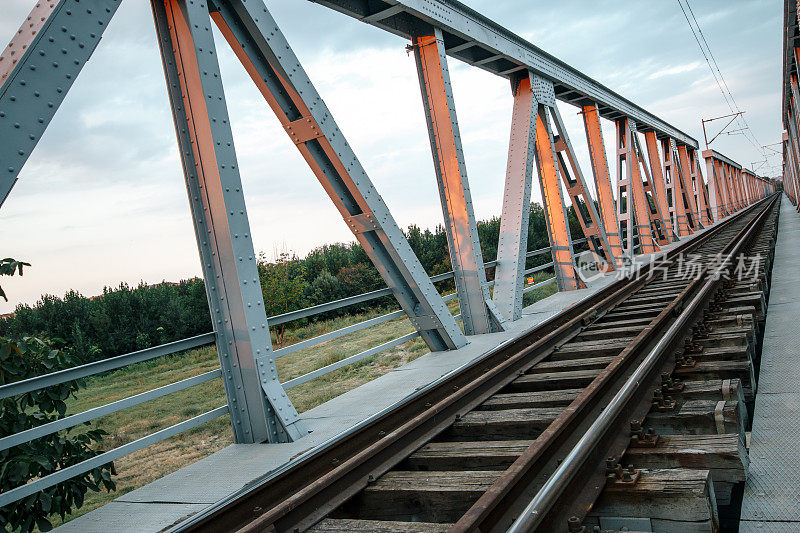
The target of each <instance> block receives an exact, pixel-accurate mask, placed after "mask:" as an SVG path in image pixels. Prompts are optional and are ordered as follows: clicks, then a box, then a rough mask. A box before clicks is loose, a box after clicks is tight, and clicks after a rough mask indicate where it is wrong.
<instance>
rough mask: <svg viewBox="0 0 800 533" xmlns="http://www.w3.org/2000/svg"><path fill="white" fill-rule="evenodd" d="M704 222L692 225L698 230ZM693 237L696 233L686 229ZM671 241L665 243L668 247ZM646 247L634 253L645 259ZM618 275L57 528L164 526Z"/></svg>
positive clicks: (539, 305)
mask: <svg viewBox="0 0 800 533" xmlns="http://www.w3.org/2000/svg"><path fill="white" fill-rule="evenodd" d="M701 233H702V230H701V231H699V232H697V233H695V234H694V235H695V236H696V235H699V234H701ZM689 238H691V237H689ZM672 246H675V245H674V244H673V245H669V246H665V247H663V248H662V250H663V251H667V250H669V249H670V248H671V247H672ZM648 258H649V255H641V256H637V257H636V260H637V261H645V260H647V259H648ZM614 279H615V276H614V274H613V273H612V274H610V275H606V276H604V277H603V278H600V279H598V280H595V281H593V282H591V283H590V284H589V285H590V286H589V288H587V289H582V290H577V291H570V292H559V293H556V294H554V295H552V296H550V297H548V298H545V299H543V300H540V301H538V302H536V303H534V304H533V305H530V306H528V307H526V308H525V310H524V314H523V317H522V318H521V319H520V320H518V321H516V322H513V323H511V325H510V327H509V329H508V330H507V331H505V332H502V333H491V334H484V335H477V336H471V337H469V340H470V343H469V344H467V345H466V346H465V347H463V348H461V349H459V350H453V351H450V352H438V353H428V354H426V355H423V356H422V357H420V358H418V359H416V360H414V361H412V362H411V363H409V364H407V365H404V366H402V367H400V368H397V369H395V370H393V371H391V372H389V373H388V374H386V375H384V376H381V377H380V378H377V379H375V380H373V381H371V382H369V383H366V384H364V385H362V386H360V387H358V388H356V389H353V390H351V391H350V392H347V393H345V394H343V395H341V396H338V397H336V398H334V399H332V400H330V401H328V402H326V403H324V404H322V405H319V406H317V407H315V408H313V409H310V410H308V411H306V412H304V413H302V414H301V417H302V418H303V420H304V421H305V423H306V426H307V427H308V429H309V430H311V431H312V433H311V434H310V435H309V436H308V437H307V438H303V439H301V440H300V441H297V442H293V443H287V444H269V445H266V444H234V445H231V446H228V447H227V448H225V449H223V450H220V451H219V452H216V453H214V454H212V455H210V456H208V457H206V458H204V459H201V460H200V461H197V462H196V463H194V464H191V465H189V466H187V467H184V468H182V469H180V470H178V471H176V472H174V473H172V474H169V475H167V476H164V477H163V478H161V479H159V480H157V481H154V482H153V483H150V484H148V485H145V486H144V487H141V488H139V489H137V490H134V491H132V492H129V493H127V494H124V495H122V496H119V497H118V498H116V499H115V500H113V501H112V502H110V503H108V504H106V505H105V506H103V507H101V508H99V509H96V510H94V511H92V512H90V513H87V514H85V515H83V516H81V517H78V518H76V519H75V520H72V521H71V522H68V523H67V524H65V525H63V526H61V527H59V528H57V529H58V531H59V532H71V531H74V532H76V533H92V532H103V533H105V532H106V531H108V527H109V525H110V524H113V525H114V528H115V529H116V530H119V531H139V532H144V531H161V530H163V529H166V528H168V527H169V526H171V525H172V524H175V523H176V522H179V521H180V520H182V519H184V518H186V517H188V516H191V515H193V514H195V513H197V512H199V511H201V510H203V509H204V508H206V507H207V506H208V505H210V504H212V503H215V502H217V501H219V500H222V499H224V498H226V497H228V496H230V495H232V494H234V493H236V491H238V490H239V489H241V488H242V487H244V486H245V485H247V484H248V483H250V482H252V481H253V480H255V479H257V478H260V477H262V476H264V475H267V474H269V473H270V472H273V471H275V470H277V469H278V468H280V467H281V466H283V465H285V464H287V463H288V462H290V461H291V460H292V459H294V458H296V457H298V456H299V455H300V454H302V453H304V452H307V451H308V450H311V449H313V448H314V447H315V446H318V445H320V444H322V443H324V442H326V441H327V440H329V439H331V438H332V437H334V436H336V435H338V434H340V433H341V432H343V431H345V430H346V429H348V428H350V427H352V426H354V425H356V424H358V423H360V422H361V421H363V420H366V419H367V418H369V417H370V416H372V415H374V414H376V413H378V412H380V411H382V410H384V409H386V408H388V407H390V406H392V405H393V404H395V403H397V402H399V401H401V400H403V398H405V397H406V396H408V395H409V394H411V393H413V392H414V391H415V390H417V389H420V388H422V387H424V386H426V385H428V384H429V383H432V382H433V381H435V380H437V379H438V378H440V377H441V376H443V375H445V374H446V373H448V372H450V371H452V370H454V369H456V368H459V367H461V366H462V365H465V364H467V363H469V362H471V361H473V360H474V359H476V358H478V357H480V356H482V355H483V354H485V353H487V352H488V351H490V350H491V349H493V348H494V347H496V346H497V345H499V344H500V343H501V342H503V341H506V340H507V339H509V338H512V337H513V336H516V335H518V334H520V333H521V332H522V331H523V330H525V329H529V328H531V327H533V326H536V325H537V324H540V323H541V322H543V321H544V320H546V319H548V318H550V317H551V316H553V315H555V314H557V313H559V312H560V311H562V310H563V309H566V308H567V307H569V306H571V305H572V304H574V303H576V302H578V301H580V300H582V299H583V298H586V297H587V296H589V295H591V294H593V293H594V292H596V291H598V290H600V289H601V288H603V287H605V286H607V285H608V284H609V283H611V282H613V281H614Z"/></svg>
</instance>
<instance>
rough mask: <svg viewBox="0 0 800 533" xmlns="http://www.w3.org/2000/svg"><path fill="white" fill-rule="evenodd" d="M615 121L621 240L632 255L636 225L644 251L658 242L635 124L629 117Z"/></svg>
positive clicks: (618, 213) (648, 250)
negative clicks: (634, 129) (642, 174)
mask: <svg viewBox="0 0 800 533" xmlns="http://www.w3.org/2000/svg"><path fill="white" fill-rule="evenodd" d="M615 122H616V132H617V135H616V139H617V143H616V146H617V218H618V219H619V224H620V240H621V242H622V245H623V248H624V250H625V252H626V253H627V254H629V255H633V252H634V250H633V247H634V246H633V237H634V229H635V230H636V233H637V234H638V236H639V244H640V245H641V252H642V253H652V252H655V251H657V250H658V249H659V248H658V245H657V244H656V241H655V239H654V237H653V233H652V231H651V228H652V220H651V219H650V208H649V206H648V205H647V199H646V198H645V196H644V184H643V183H642V177H641V174H640V170H639V158H638V157H636V150H635V148H634V146H633V145H634V143H633V131H631V130H632V129H633V128H634V127H635V126H633V125H632V124H631V122H630V121H629V120H628V119H626V118H623V119H618V120H616V121H615Z"/></svg>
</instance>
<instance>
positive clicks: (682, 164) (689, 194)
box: [677, 145, 699, 231]
mask: <svg viewBox="0 0 800 533" xmlns="http://www.w3.org/2000/svg"><path fill="white" fill-rule="evenodd" d="M677 169H678V180H677V184H678V186H679V187H680V191H681V194H679V195H678V199H679V200H680V198H681V197H682V198H683V202H684V205H685V208H686V221H687V222H688V224H689V226H691V228H692V231H697V230H698V229H699V223H698V218H697V210H696V209H695V207H694V190H693V188H692V183H691V178H690V172H691V165H690V163H689V152H688V150H687V148H686V146H685V145H680V146H678V166H677Z"/></svg>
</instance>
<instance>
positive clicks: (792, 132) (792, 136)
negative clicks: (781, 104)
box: [786, 96, 800, 207]
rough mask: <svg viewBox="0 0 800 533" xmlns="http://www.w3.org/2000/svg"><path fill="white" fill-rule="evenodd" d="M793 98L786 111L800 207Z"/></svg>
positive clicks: (798, 161) (799, 173) (797, 198)
mask: <svg viewBox="0 0 800 533" xmlns="http://www.w3.org/2000/svg"><path fill="white" fill-rule="evenodd" d="M792 100H793V98H792V97H791V96H790V97H789V108H788V109H787V111H786V126H787V130H788V131H787V148H788V151H789V158H790V161H791V162H792V170H793V173H794V176H795V182H794V185H795V186H794V193H795V201H796V202H797V205H798V206H799V207H800V181H799V180H800V151H799V150H798V140H800V139H798V138H797V122H796V121H795V119H794V111H793V110H794V105H793V103H792Z"/></svg>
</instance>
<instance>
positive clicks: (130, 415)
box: [54, 278, 555, 525]
mask: <svg viewBox="0 0 800 533" xmlns="http://www.w3.org/2000/svg"><path fill="white" fill-rule="evenodd" d="M542 279H544V278H542ZM537 281H538V280H537ZM554 292H555V284H551V285H547V286H545V287H542V288H539V289H537V290H535V291H531V292H530V293H528V294H526V295H525V303H526V305H528V304H529V303H531V302H532V301H536V300H538V299H541V298H544V297H546V296H549V295H550V294H552V293H554ZM449 308H450V310H451V312H457V309H458V302H457V301H456V300H454V301H451V302H449ZM389 311H391V310H389V309H382V310H376V311H371V312H369V313H364V314H359V315H350V316H344V317H339V318H335V319H331V320H326V321H320V322H316V323H312V324H308V325H305V326H302V327H298V328H294V329H291V330H287V332H286V336H285V342H284V345H290V344H294V343H295V342H299V341H301V340H305V339H308V338H311V337H315V336H318V335H321V334H323V333H327V332H329V331H334V330H336V329H339V328H342V327H345V326H348V325H351V324H355V323H357V322H361V321H363V320H366V319H369V318H373V317H375V316H379V315H381V314H384V313H386V312H389ZM412 331H413V327H412V326H411V324H410V322H409V321H408V320H407V319H405V318H402V319H395V320H391V321H388V322H385V323H383V324H379V325H377V326H373V327H371V328H368V329H366V330H361V331H358V332H355V333H351V334H348V335H345V336H343V337H340V338H338V339H333V340H330V341H327V342H324V343H322V344H319V345H317V346H314V347H312V348H307V349H304V350H300V351H297V352H294V353H291V354H288V355H285V356H283V357H281V358H279V359H278V360H277V365H278V372H279V375H280V376H281V381H286V380H289V379H292V378H294V377H297V376H301V375H303V374H306V373H308V372H311V371H313V370H316V369H318V368H322V367H323V366H326V365H329V364H331V363H334V362H337V361H339V360H341V359H344V358H345V357H349V356H351V355H354V354H356V353H359V352H361V351H363V350H366V349H368V348H371V347H373V346H377V345H378V344H382V343H384V342H387V341H390V340H392V339H395V338H397V337H399V336H401V335H405V334H407V333H411V332H412ZM273 343H274V339H273ZM426 353H428V348H427V346H426V345H425V343H424V342H423V341H422V340H421V339H420V338H416V339H413V340H411V341H408V342H406V343H404V344H401V345H399V346H396V347H394V348H391V349H389V350H386V351H384V352H382V353H380V354H377V355H374V356H371V357H367V358H365V359H363V360H361V361H358V362H356V363H353V364H351V365H348V366H346V367H344V368H341V369H338V370H335V371H333V372H330V373H328V374H325V375H324V376H321V377H318V378H316V379H313V380H311V381H309V382H307V383H303V384H301V385H299V386H297V387H294V388H293V389H291V390H290V391H289V393H288V394H289V397H290V398H291V400H292V402H294V405H295V407H296V408H297V410H298V411H300V412H303V411H307V410H309V409H311V408H313V407H316V406H317V405H320V404H322V403H324V402H326V401H328V400H330V399H332V398H335V397H336V396H339V395H341V394H343V393H345V392H347V391H349V390H351V389H354V388H356V387H358V386H360V385H362V384H364V383H367V382H369V381H371V380H373V379H375V378H378V377H380V376H382V375H384V374H386V373H387V372H389V371H391V370H392V369H394V368H397V367H399V366H402V365H404V364H406V363H408V362H410V361H413V360H414V359H416V358H418V357H420V356H421V355H424V354H426ZM218 366H219V361H218V359H217V353H216V349H215V348H214V347H213V346H209V347H203V348H198V349H195V350H189V351H186V352H183V353H179V354H174V355H171V356H166V357H162V358H159V359H156V360H153V361H147V362H144V363H139V364H136V365H131V366H129V367H126V368H124V369H120V370H117V371H114V372H110V373H108V374H104V375H102V376H96V377H93V378H89V379H88V380H87V382H86V387H85V388H84V389H82V390H81V391H80V392H79V394H78V396H77V397H76V398H74V399H72V400H71V401H70V402H69V412H70V413H78V412H81V411H84V410H86V409H90V408H92V407H96V406H99V405H103V404H106V403H109V402H111V401H115V400H119V399H122V398H125V397H128V396H131V395H133V394H138V393H141V392H145V391H148V390H151V389H153V388H155V387H160V386H163V385H167V384H169V383H174V382H175V381H178V380H181V379H186V378H188V377H191V376H195V375H198V374H201V373H203V372H208V371H210V370H213V369H215V368H218ZM224 404H225V393H224V391H223V388H222V383H221V381H220V380H219V379H216V380H213V381H210V382H207V383H203V384H201V385H196V386H194V387H191V388H189V389H186V390H183V391H180V392H177V393H173V394H170V395H168V396H164V397H162V398H158V399H155V400H151V401H149V402H146V403H144V404H141V405H138V406H136V407H132V408H130V409H126V410H124V411H121V412H119V413H115V414H113V415H109V416H106V417H103V418H100V419H98V420H96V421H95V422H94V423H93V425H94V426H96V427H99V428H102V429H104V430H105V431H107V432H108V433H109V435H108V436H107V437H106V438H105V439H104V441H103V443H102V446H103V449H111V448H114V447H117V446H120V445H122V444H126V443H128V442H132V441H134V440H136V439H138V438H141V437H144V436H146V435H148V434H150V433H152V432H154V431H158V430H160V429H163V428H166V427H169V426H171V425H173V424H176V423H178V422H181V421H183V420H186V419H188V418H191V417H193V416H197V415H199V414H201V413H204V412H206V411H209V410H211V409H214V408H216V407H219V406H221V405H224ZM232 442H233V438H232V434H231V430H230V423H229V419H228V416H227V415H226V416H224V417H221V418H219V419H217V420H214V421H212V422H209V423H206V424H203V425H202V426H199V427H197V428H195V429H194V430H192V431H188V432H185V433H182V434H180V435H178V436H175V437H172V438H170V439H167V440H164V441H161V442H159V443H156V444H153V445H151V446H149V447H147V448H145V449H143V450H140V451H138V452H135V453H132V454H130V455H127V456H125V457H123V458H121V459H118V460H117V461H115V467H116V470H117V475H116V476H115V477H114V480H115V482H116V483H117V491H116V492H113V493H109V492H107V491H101V492H99V493H90V494H87V495H86V500H85V504H84V506H83V507H82V508H81V509H79V510H77V511H76V512H74V513H73V514H71V515H68V516H67V520H66V521H69V520H71V519H73V518H75V517H77V516H80V515H82V514H85V513H87V512H89V511H91V510H93V509H96V508H97V507H100V506H102V505H104V504H106V503H108V502H109V501H111V500H112V499H114V498H116V497H118V496H120V495H122V494H125V493H128V492H130V491H132V490H134V489H136V488H139V487H141V486H143V485H146V484H147V483H150V482H152V481H154V480H156V479H158V478H160V477H163V476H165V475H167V474H169V473H171V472H174V471H176V470H178V469H180V468H182V467H184V466H187V465H189V464H191V463H193V462H195V461H197V460H199V459H202V458H203V457H206V456H208V455H210V454H212V453H214V452H216V451H218V450H221V449H222V448H224V447H226V446H228V445H229V444H232ZM60 522H61V521H60V519H59V518H58V517H55V520H54V525H57V524H58V523H60Z"/></svg>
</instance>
